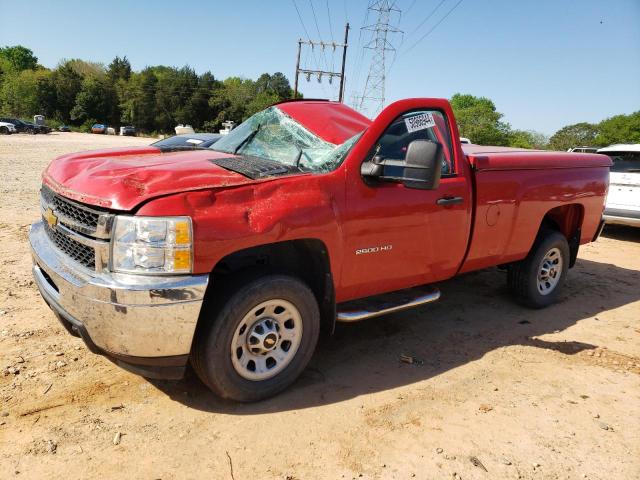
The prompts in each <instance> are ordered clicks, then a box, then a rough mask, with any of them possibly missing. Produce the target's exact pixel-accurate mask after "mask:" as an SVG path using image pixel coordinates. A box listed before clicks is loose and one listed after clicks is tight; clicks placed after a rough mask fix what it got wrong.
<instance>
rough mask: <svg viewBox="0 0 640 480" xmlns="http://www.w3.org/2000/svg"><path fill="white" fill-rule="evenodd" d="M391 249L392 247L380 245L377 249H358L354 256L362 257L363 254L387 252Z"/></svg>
mask: <svg viewBox="0 0 640 480" xmlns="http://www.w3.org/2000/svg"><path fill="white" fill-rule="evenodd" d="M392 249H393V245H380V246H379V247H369V248H359V249H358V250H356V255H364V254H365V253H379V252H388V251H389V250H392Z"/></svg>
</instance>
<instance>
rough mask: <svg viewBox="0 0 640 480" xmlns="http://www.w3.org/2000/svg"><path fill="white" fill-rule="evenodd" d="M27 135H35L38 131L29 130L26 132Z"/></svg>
mask: <svg viewBox="0 0 640 480" xmlns="http://www.w3.org/2000/svg"><path fill="white" fill-rule="evenodd" d="M27 133H30V134H31V135H35V134H37V133H38V131H37V130H36V129H35V128H30V129H29V130H27Z"/></svg>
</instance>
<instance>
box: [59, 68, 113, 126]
mask: <svg viewBox="0 0 640 480" xmlns="http://www.w3.org/2000/svg"><path fill="white" fill-rule="evenodd" d="M96 118H100V119H104V120H103V121H104V122H106V123H109V124H115V123H116V122H118V120H119V119H120V111H119V109H118V97H117V95H116V90H115V88H114V86H113V84H112V83H110V82H109V81H108V80H107V79H106V78H105V79H101V78H96V77H92V76H88V77H86V78H85V79H84V80H83V81H82V86H81V87H80V91H79V92H78V94H77V95H76V101H75V105H74V107H73V108H72V109H71V120H74V121H76V122H86V121H87V120H92V119H96Z"/></svg>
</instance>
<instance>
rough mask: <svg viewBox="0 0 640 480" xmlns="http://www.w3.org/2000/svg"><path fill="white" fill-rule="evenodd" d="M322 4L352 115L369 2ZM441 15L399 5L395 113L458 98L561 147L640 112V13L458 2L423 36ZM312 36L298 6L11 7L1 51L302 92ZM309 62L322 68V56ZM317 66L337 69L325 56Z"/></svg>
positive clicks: (70, 3)
mask: <svg viewBox="0 0 640 480" xmlns="http://www.w3.org/2000/svg"><path fill="white" fill-rule="evenodd" d="M312 2H313V3H311V1H310V0H296V4H297V5H298V8H299V10H300V14H301V16H302V20H303V22H304V25H305V27H306V30H307V32H308V33H309V35H311V36H312V37H313V38H314V39H316V40H317V39H318V38H321V39H322V40H325V41H327V40H330V39H331V31H332V32H333V36H334V38H335V39H336V41H341V40H342V37H343V34H344V24H345V21H346V20H348V21H349V22H350V23H351V26H352V30H351V32H350V37H351V38H350V50H349V52H348V68H347V89H346V90H347V101H351V99H352V96H353V94H354V93H358V94H360V93H361V90H362V88H363V84H364V80H365V78H366V76H367V71H368V64H369V57H368V56H367V55H365V56H362V46H363V45H364V44H365V43H367V41H368V38H369V33H367V32H360V30H359V29H360V27H361V26H362V25H363V22H364V19H365V11H366V6H367V3H368V2H366V1H364V0H362V1H353V0H328V1H327V0H312ZM440 2H441V0H415V1H414V0H398V1H397V4H398V6H399V8H400V9H401V10H404V13H403V15H402V17H401V18H400V19H399V20H398V21H396V24H397V25H398V28H400V29H402V30H404V31H405V35H404V41H403V40H402V36H401V35H396V36H395V37H391V40H392V42H393V43H394V44H395V45H396V46H399V47H400V48H399V49H398V51H399V53H398V55H397V58H396V60H395V62H394V63H393V66H392V67H391V68H390V69H389V74H388V78H387V82H386V93H387V94H386V96H387V103H388V102H389V101H392V100H395V99H400V98H405V97H415V96H426V97H447V98H448V97H450V96H451V95H452V94H453V93H455V92H464V93H471V94H474V95H482V96H486V97H489V98H491V99H492V100H493V101H494V102H495V103H496V106H497V108H498V110H499V111H501V112H502V113H504V114H505V118H504V119H505V120H506V121H508V122H509V123H511V125H512V126H513V127H514V128H519V129H534V130H537V131H541V132H543V133H547V134H551V133H553V132H554V131H555V130H557V129H558V128H560V127H562V126H564V125H566V124H570V123H575V122H579V121H592V122H596V121H599V120H601V119H603V118H606V117H608V116H611V115H615V114H618V113H630V112H633V111H636V110H640V0H608V1H602V0H599V1H596V0H581V1H580V0H538V1H533V0H531V1H528V2H525V1H516V0H485V1H482V0H463V1H462V3H460V4H459V5H458V6H457V8H455V9H454V10H452V11H451V9H452V8H453V7H454V6H455V4H456V3H457V2H458V0H445V1H444V3H442V5H441V6H440V7H439V8H438V9H437V10H436V11H435V13H434V14H433V16H432V17H431V18H430V19H429V20H428V21H427V22H425V23H424V24H423V25H422V26H421V27H419V25H420V23H421V22H422V21H423V20H424V19H425V18H426V17H427V16H428V15H429V14H430V13H431V12H432V11H433V10H434V8H435V7H436V6H437V5H438V4H440ZM311 4H313V6H314V10H315V14H316V16H315V19H314V16H313V12H312V9H311ZM327 5H328V9H327ZM327 10H328V11H327ZM449 11H451V13H450V14H449V16H448V17H447V18H446V19H444V20H443V21H442V23H441V24H440V25H439V26H437V28H435V30H433V31H432V33H430V34H429V35H428V36H427V37H426V38H425V39H424V40H423V41H421V42H420V43H418V45H416V46H415V47H414V48H412V49H410V50H409V47H412V45H413V44H414V43H415V42H416V41H418V40H419V39H420V37H422V36H423V35H424V34H425V33H427V32H428V31H429V30H430V29H432V28H433V27H434V26H435V24H436V23H437V22H438V21H440V19H442V17H443V16H444V15H445V14H447V12H449ZM329 18H330V19H331V23H329ZM369 20H370V21H371V18H370V19H369ZM316 21H317V24H318V26H317V27H316ZM418 27H419V28H418ZM318 32H319V33H318ZM304 36H306V33H305V31H304V29H303V27H302V25H301V22H300V20H299V19H298V16H297V13H296V10H295V8H294V5H293V2H292V0H271V1H258V0H236V1H233V2H230V1H227V2H219V1H188V0H182V1H141V0H139V1H135V2H133V1H131V2H125V1H120V0H109V1H100V2H98V1H93V0H80V1H76V0H66V1H55V2H54V1H50V0H42V1H38V2H34V1H20V2H19V1H16V0H0V45H15V44H22V45H25V46H27V47H29V48H31V49H32V50H33V51H34V52H35V54H36V55H37V56H38V58H39V60H40V63H42V64H43V65H45V66H47V67H54V66H55V65H56V64H57V63H58V61H59V60H60V59H61V58H82V59H85V60H92V61H97V62H103V63H108V62H109V61H110V60H111V59H112V58H113V57H114V56H115V55H120V56H122V55H126V56H127V57H128V58H129V59H130V60H131V63H132V65H133V67H134V68H135V69H140V68H142V67H144V66H146V65H156V64H166V65H175V66H182V65H185V64H188V65H190V66H192V67H193V68H194V69H195V70H196V71H197V72H204V71H206V70H210V71H212V72H213V73H214V74H215V75H216V77H218V78H225V77H227V76H230V75H240V76H245V77H249V78H255V77H257V76H258V75H259V74H260V73H262V72H276V71H281V72H283V73H285V74H286V75H287V77H289V79H290V80H291V81H292V84H293V78H292V77H293V71H294V69H295V54H296V40H297V39H298V38H299V37H304ZM302 58H303V61H305V60H306V63H307V65H308V66H309V67H314V68H315V66H316V65H315V64H314V62H313V61H312V60H311V58H312V56H310V55H309V54H308V53H304V54H303V56H302ZM315 58H316V62H320V63H321V64H322V65H323V66H324V62H325V60H324V59H322V58H321V56H320V55H319V52H316V53H315ZM339 60H340V59H339V56H338V55H336V57H335V58H334V59H333V60H332V57H331V55H329V54H328V53H327V54H326V63H327V65H328V66H331V63H334V65H335V68H338V65H339ZM389 63H390V62H389ZM389 63H388V65H389ZM301 91H302V92H303V93H304V94H305V96H307V97H327V96H328V95H331V94H333V95H334V96H335V95H336V94H337V93H336V92H337V88H336V86H335V85H334V86H329V85H328V84H327V85H323V86H318V84H317V82H316V81H315V80H312V81H311V82H310V83H307V82H306V80H304V79H301Z"/></svg>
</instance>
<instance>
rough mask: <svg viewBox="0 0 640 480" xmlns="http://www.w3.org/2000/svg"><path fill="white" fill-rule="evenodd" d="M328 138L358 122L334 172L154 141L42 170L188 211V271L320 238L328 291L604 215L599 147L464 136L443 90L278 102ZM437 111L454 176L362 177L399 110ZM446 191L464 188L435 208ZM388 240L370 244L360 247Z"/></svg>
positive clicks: (467, 258) (410, 275)
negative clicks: (232, 161) (278, 167)
mask: <svg viewBox="0 0 640 480" xmlns="http://www.w3.org/2000/svg"><path fill="white" fill-rule="evenodd" d="M278 108H280V109H282V110H283V111H284V112H286V113H287V114H288V115H290V116H291V117H293V118H295V119H296V120H297V121H299V122H300V123H302V124H303V125H304V126H305V127H306V128H308V129H310V130H312V131H314V132H316V133H317V134H318V135H320V136H322V138H324V139H325V140H327V141H330V142H332V143H341V142H342V141H344V140H346V139H348V138H350V137H352V136H353V135H355V134H356V133H359V132H361V131H363V130H365V129H366V130H365V131H364V134H363V135H362V137H361V139H360V140H359V141H358V142H357V143H356V145H355V146H354V147H353V149H352V150H351V152H350V153H349V155H348V157H347V158H346V159H345V161H344V162H343V163H342V165H341V166H339V167H338V168H337V169H336V170H334V171H332V172H329V173H325V174H316V175H312V174H305V175H290V176H285V177H277V178H271V179H267V180H262V181H253V180H250V179H248V178H245V177H243V176H241V175H238V174H235V173H233V172H229V171H226V170H224V169H222V168H220V167H217V166H215V165H213V164H211V162H209V161H208V159H210V158H214V157H216V156H220V155H221V154H219V153H216V152H213V151H189V152H180V153H165V154H161V153H159V152H158V151H157V149H154V148H152V147H149V148H143V149H125V150H119V151H113V150H111V151H98V152H87V153H83V154H73V155H67V156H64V157H60V158H59V159H57V160H54V162H52V164H51V165H50V167H49V168H48V170H47V171H46V172H45V174H44V181H45V182H46V183H47V184H48V185H50V186H52V188H54V189H56V190H57V191H59V192H61V193H63V194H64V195H67V196H69V197H71V198H75V199H77V200H80V201H84V202H87V203H92V204H96V205H106V206H110V207H111V208H114V209H121V210H131V211H134V212H135V213H136V214H139V215H190V216H191V217H192V218H193V224H194V238H195V270H196V272H197V273H205V272H210V271H211V270H212V269H213V268H214V266H215V265H216V264H217V263H218V262H219V261H220V260H221V259H222V258H223V257H225V256H226V255H228V254H230V253H233V252H235V251H238V250H241V249H244V248H248V247H251V246H257V245H262V244H269V243H273V242H280V241H286V240H294V239H306V238H313V239H318V240H320V241H322V242H324V244H325V245H326V247H327V250H328V252H329V256H330V264H331V271H332V275H333V280H334V284H335V287H336V300H337V301H338V302H341V301H345V300H349V299H353V298H358V297H363V296H368V295H373V294H377V293H383V292H386V291H392V290H397V289H401V288H406V287H410V286H414V285H418V284H425V283H431V282H437V281H440V280H444V279H447V278H450V277H452V276H454V275H456V274H458V273H460V272H466V271H471V270H476V269H479V268H484V267H488V266H491V265H498V264H502V263H506V262H512V261H516V260H520V259H522V258H524V257H525V256H526V255H527V252H528V251H529V249H530V248H531V245H532V244H533V241H534V239H535V236H536V233H537V231H538V228H539V227H540V224H541V222H542V220H543V218H544V217H545V215H547V214H549V216H550V217H551V218H553V219H554V221H556V223H558V225H559V226H560V228H561V229H562V230H563V232H565V234H566V235H571V234H572V233H573V231H575V229H576V227H580V228H581V231H582V236H581V239H580V241H581V243H587V242H589V241H591V239H592V238H593V236H594V233H595V231H596V229H597V226H598V222H599V221H600V218H601V215H602V211H603V206H604V197H605V194H606V189H607V185H608V175H609V168H608V167H609V165H610V160H609V158H608V157H606V156H603V155H589V154H567V153H559V152H535V151H519V150H514V149H502V148H499V147H479V146H474V145H472V146H465V147H464V151H463V148H462V147H461V145H460V143H459V135H458V130H457V126H456V124H455V121H454V120H453V119H454V116H453V112H452V111H451V107H450V106H449V103H448V102H447V101H446V100H442V99H430V98H415V99H407V100H402V101H399V102H396V103H393V104H392V105H390V106H389V107H387V108H386V109H385V110H384V111H383V112H382V113H381V114H380V115H379V116H378V117H377V118H376V119H375V120H374V121H373V122H370V121H369V120H367V119H366V118H364V117H362V115H360V114H358V113H356V112H354V111H353V110H351V109H349V108H348V107H346V106H344V105H341V104H337V103H332V102H313V101H310V102H292V103H285V104H281V105H278ZM416 109H432V110H433V109H435V110H440V111H442V112H443V113H444V114H445V116H446V118H447V119H448V120H449V122H448V124H447V125H444V124H438V125H437V126H436V128H437V129H438V131H437V135H438V138H440V139H442V138H444V136H443V134H444V132H445V130H446V129H448V133H449V136H450V137H451V138H452V139H453V140H452V141H453V149H452V150H453V152H452V157H453V158H452V159H451V160H452V163H453V165H454V169H455V175H454V176H450V177H446V178H443V179H442V180H441V182H440V186H439V188H438V189H437V190H433V191H428V190H416V189H409V188H406V187H404V186H403V185H401V184H396V183H383V184H379V185H376V186H369V185H367V184H366V183H365V182H364V181H363V179H362V177H361V175H360V165H361V164H362V162H363V161H364V160H365V158H366V157H367V155H368V154H369V152H370V151H371V149H372V146H373V145H374V144H375V143H376V141H377V140H378V138H379V137H380V136H381V134H382V133H383V132H384V130H385V128H386V127H387V125H389V124H390V123H391V122H392V121H393V120H394V119H395V118H397V117H398V116H399V115H401V114H402V113H404V112H406V111H409V110H416ZM445 196H456V197H462V198H463V199H464V201H463V203H462V204H459V205H454V206H448V207H442V206H438V205H436V200H437V199H439V198H442V197H445ZM387 245H392V248H390V249H389V248H385V249H380V251H379V252H378V253H375V254H365V255H355V251H356V250H358V249H363V248H370V247H381V246H387Z"/></svg>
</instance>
